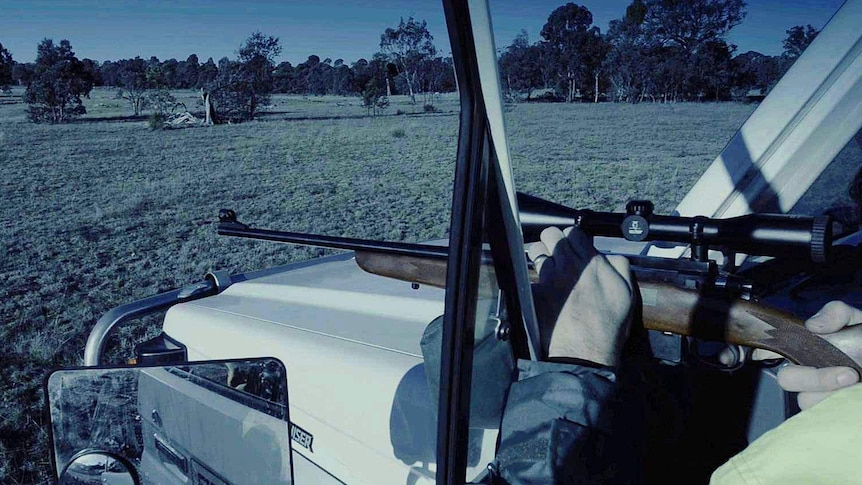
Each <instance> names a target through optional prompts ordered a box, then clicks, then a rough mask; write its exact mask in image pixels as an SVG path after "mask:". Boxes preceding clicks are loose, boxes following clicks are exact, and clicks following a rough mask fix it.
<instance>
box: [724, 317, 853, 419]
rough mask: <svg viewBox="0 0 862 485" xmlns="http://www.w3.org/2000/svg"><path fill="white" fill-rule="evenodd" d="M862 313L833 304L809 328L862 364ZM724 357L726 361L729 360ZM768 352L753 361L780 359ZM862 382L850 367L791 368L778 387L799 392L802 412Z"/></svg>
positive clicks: (758, 353)
mask: <svg viewBox="0 0 862 485" xmlns="http://www.w3.org/2000/svg"><path fill="white" fill-rule="evenodd" d="M859 323H862V310H859V309H856V308H853V307H852V306H850V305H848V304H846V303H844V302H841V301H831V302H829V303H827V304H826V305H824V306H823V308H821V309H820V311H819V312H817V313H816V314H815V315H814V316H812V317H811V318H809V319H808V320H806V321H805V327H806V328H807V329H808V330H810V331H812V332H813V333H815V334H818V335H820V336H821V337H822V338H823V339H824V340H826V341H828V342H829V343H831V344H832V345H834V346H836V347H838V349H839V350H841V351H842V352H844V353H845V354H847V356H848V357H850V358H851V359H853V360H855V361H856V362H857V363H862V325H858V324H859ZM729 356H730V354H727V353H724V354H722V356H721V359H722V360H725V359H727V358H729ZM780 357H781V356H780V355H778V354H776V353H774V352H770V351H768V350H761V349H755V350H754V352H752V355H751V358H752V359H753V360H766V359H775V358H780ZM728 360H729V359H728ZM857 382H859V374H857V373H856V371H855V370H853V369H851V368H850V367H824V368H820V369H818V368H816V367H808V366H803V365H795V364H788V365H787V366H785V367H783V368H782V369H781V370H780V371H779V372H778V384H779V385H780V386H781V387H782V389H784V390H785V391H790V392H798V393H799V396H798V398H797V401H798V403H799V407H800V409H808V408H810V407H811V406H813V405H815V404H817V403H818V402H820V401H822V400H824V399H826V398H827V397H829V396H830V395H831V394H832V393H834V392H835V391H837V390H840V389H843V388H845V387H847V386H850V385H853V384H855V383H857Z"/></svg>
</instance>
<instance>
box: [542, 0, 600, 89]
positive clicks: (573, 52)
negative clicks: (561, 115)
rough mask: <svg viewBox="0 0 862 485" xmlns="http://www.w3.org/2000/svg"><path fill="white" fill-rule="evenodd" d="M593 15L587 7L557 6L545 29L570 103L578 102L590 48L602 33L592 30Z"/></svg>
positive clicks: (543, 33)
mask: <svg viewBox="0 0 862 485" xmlns="http://www.w3.org/2000/svg"><path fill="white" fill-rule="evenodd" d="M592 23H593V14H592V13H590V11H589V10H588V9H587V8H586V7H582V6H580V5H576V4H574V3H567V4H566V5H563V6H562V7H557V8H556V9H555V10H554V11H553V12H551V15H550V16H549V17H548V21H547V22H546V23H545V26H544V27H542V32H541V35H542V38H544V39H545V42H546V43H547V46H548V48H549V49H550V52H551V54H552V56H553V63H554V65H555V66H556V68H557V76H558V79H559V80H560V81H561V83H562V84H563V85H564V86H565V93H566V102H569V103H571V102H572V101H574V99H575V96H576V94H577V92H578V86H579V82H580V80H581V78H582V77H583V76H584V75H585V74H586V70H587V66H586V62H585V61H586V58H585V55H586V48H585V47H586V45H587V44H588V43H589V42H590V41H591V40H590V38H591V37H595V36H597V35H600V34H599V31H598V28H597V27H590V26H591V25H592Z"/></svg>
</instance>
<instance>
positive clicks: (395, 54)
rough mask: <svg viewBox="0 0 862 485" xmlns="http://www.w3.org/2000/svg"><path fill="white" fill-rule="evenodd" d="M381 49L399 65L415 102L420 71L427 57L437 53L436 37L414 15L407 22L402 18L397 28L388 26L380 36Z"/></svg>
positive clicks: (423, 22) (411, 99)
mask: <svg viewBox="0 0 862 485" xmlns="http://www.w3.org/2000/svg"><path fill="white" fill-rule="evenodd" d="M380 49H381V50H382V51H383V52H384V53H385V54H386V55H387V56H388V57H389V59H390V61H391V62H392V63H393V64H395V65H397V66H398V69H399V71H400V74H401V75H402V76H403V77H404V81H405V83H406V85H407V90H408V93H409V95H410V102H412V103H415V102H416V88H417V77H418V71H419V69H420V67H421V66H422V63H423V62H424V61H425V60H426V59H430V58H432V57H434V56H435V54H437V49H436V48H435V47H434V37H432V36H431V33H430V32H428V26H427V24H426V22H425V21H424V20H423V21H421V22H418V21H416V20H414V19H413V17H409V18H408V19H407V22H405V21H404V19H403V18H402V19H401V21H400V22H399V23H398V28H397V29H393V28H387V29H386V31H384V32H383V34H382V35H381V36H380Z"/></svg>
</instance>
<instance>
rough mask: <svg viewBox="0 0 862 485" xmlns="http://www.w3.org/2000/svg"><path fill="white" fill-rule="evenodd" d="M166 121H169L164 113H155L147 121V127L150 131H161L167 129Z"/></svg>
mask: <svg viewBox="0 0 862 485" xmlns="http://www.w3.org/2000/svg"><path fill="white" fill-rule="evenodd" d="M165 121H167V116H166V115H165V114H164V113H153V114H151V115H150V117H149V119H147V125H148V126H149V127H150V130H153V131H155V130H161V129H164V128H165Z"/></svg>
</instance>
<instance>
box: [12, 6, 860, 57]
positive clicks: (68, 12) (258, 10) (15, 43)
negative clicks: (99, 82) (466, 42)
mask: <svg viewBox="0 0 862 485" xmlns="http://www.w3.org/2000/svg"><path fill="white" fill-rule="evenodd" d="M630 2H631V0H589V1H582V2H576V3H580V4H583V5H586V6H587V8H589V9H590V11H592V12H593V18H594V23H595V24H596V25H598V26H599V27H600V28H601V29H602V31H603V32H604V31H606V30H607V25H608V22H609V21H610V20H613V19H615V18H619V17H621V16H622V15H623V14H624V12H625V8H626V6H627V5H628V4H629V3H630ZM564 3H566V2H565V1H564V0H517V1H516V0H497V1H494V0H491V11H492V17H493V23H494V29H495V35H496V37H497V46H498V47H505V46H506V45H508V44H509V43H511V41H512V39H513V38H514V37H515V35H516V34H517V33H518V32H519V31H520V30H521V29H522V28H523V29H526V30H527V32H528V34H529V36H530V40H531V41H535V40H538V38H539V31H540V30H541V28H542V25H543V24H544V23H545V21H546V20H547V18H548V15H549V14H550V13H551V11H552V10H553V9H554V8H556V7H558V6H560V5H562V4H564ZM842 3H843V0H748V8H747V10H748V17H747V18H746V19H745V21H744V22H743V23H742V24H741V25H739V26H737V27H736V28H735V29H734V30H733V31H732V32H731V35H730V37H729V40H730V42H732V43H734V44H737V45H738V46H739V50H738V52H745V51H748V50H757V51H760V52H763V53H765V54H779V53H781V51H782V48H781V40H782V39H783V38H784V36H785V33H784V32H785V30H787V29H788V28H790V27H791V26H793V25H800V24H808V23H810V24H812V25H814V26H815V27H817V28H821V27H823V25H824V24H825V23H826V22H827V21H828V20H829V18H830V17H831V16H832V14H833V13H834V12H835V10H837V8H838V7H839V6H840V5H841V4H842ZM411 15H412V16H414V17H415V18H419V19H425V20H427V22H428V27H429V30H430V31H431V33H432V35H434V38H435V42H436V44H437V46H438V49H439V50H440V51H442V52H444V53H446V52H448V51H449V46H448V39H447V34H446V29H445V23H444V20H443V12H442V6H441V3H440V2H439V1H437V0H352V1H351V0H316V1H314V2H308V1H298V0H281V1H272V0H264V1H260V0H249V1H232V0H172V1H167V0H155V1H143V0H74V1H71V2H70V1H68V0H67V1H56V0H0V43H2V44H3V46H4V47H6V48H8V49H9V50H10V51H11V52H12V55H13V57H14V58H15V59H16V60H18V61H22V62H25V61H32V60H34V59H35V57H36V44H37V43H38V42H39V41H40V40H41V39H42V38H45V37H49V38H53V39H54V40H55V41H59V40H60V39H69V41H71V43H72V46H73V48H74V49H75V52H76V53H77V55H78V57H79V58H84V57H89V58H91V59H95V60H99V61H104V60H107V59H111V60H116V59H120V58H129V57H134V56H138V55H139V56H141V57H144V58H148V57H149V56H152V55H155V56H157V57H159V59H162V60H164V59H169V58H171V57H173V58H176V59H178V60H183V59H185V58H186V57H188V55H189V54H192V53H195V54H197V55H198V57H199V58H200V60H201V62H204V61H205V60H206V59H207V58H208V57H212V58H213V59H215V60H216V61H218V59H220V58H221V57H224V56H228V57H234V56H235V54H236V50H237V47H238V46H239V44H240V43H241V42H242V41H243V39H245V38H246V37H247V36H248V35H249V34H250V33H252V32H254V31H256V30H260V31H262V32H264V33H266V34H269V35H274V36H277V37H279V38H280V40H281V44H282V46H283V52H282V56H281V59H280V60H288V61H290V62H292V63H294V64H296V63H298V62H302V61H304V60H305V59H306V58H307V56H308V55H309V54H316V55H318V56H320V58H321V59H325V58H327V57H329V58H332V59H333V60H335V59H338V58H341V59H344V60H345V61H346V62H348V63H350V62H353V61H355V60H356V59H358V58H360V57H365V58H368V57H370V56H371V55H372V54H373V53H374V52H376V51H377V50H378V45H379V42H380V34H381V32H382V31H383V30H384V29H385V28H386V27H390V26H395V25H397V23H398V19H399V18H400V17H402V16H403V17H407V16H411Z"/></svg>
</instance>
